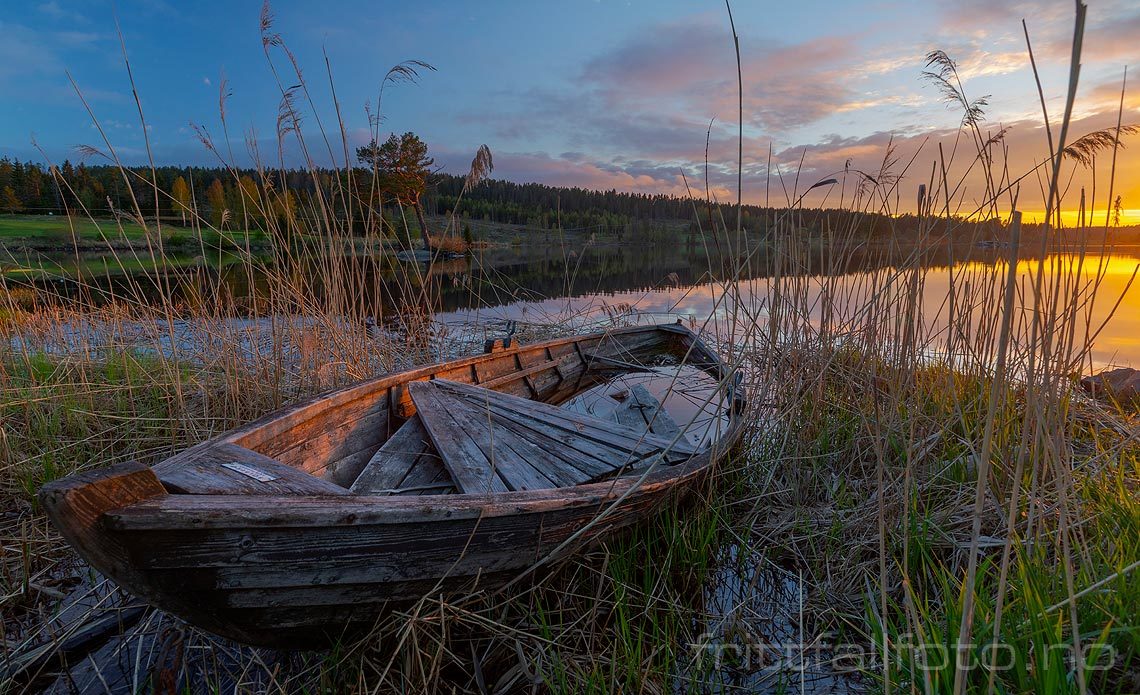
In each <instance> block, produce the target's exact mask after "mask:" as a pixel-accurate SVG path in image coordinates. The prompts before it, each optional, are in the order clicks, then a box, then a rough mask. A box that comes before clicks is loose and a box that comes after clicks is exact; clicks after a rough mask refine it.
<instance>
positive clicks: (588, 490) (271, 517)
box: [103, 417, 744, 531]
mask: <svg viewBox="0 0 1140 695" xmlns="http://www.w3.org/2000/svg"><path fill="white" fill-rule="evenodd" d="M735 420H736V422H734V423H733V424H732V425H731V426H730V427H729V429H728V430H727V431H726V432H725V435H724V436H723V437H721V438H720V439H718V440H717V442H716V443H715V444H714V445H713V447H712V448H710V449H706V450H704V451H702V452H700V453H698V454H695V455H694V456H692V457H691V458H689V459H688V460H686V461H684V462H681V463H677V464H666V463H658V464H657V465H658V468H657V469H656V470H653V471H651V472H649V474H648V475H644V474H643V475H619V476H617V477H614V478H610V479H608V480H603V481H599V482H596V483H587V484H585V485H575V486H572V487H560V488H549V489H543V490H513V491H508V492H480V493H469V494H461V495H422V496H414V497H405V496H400V495H343V496H340V495H337V496H333V495H329V496H323V495H305V496H302V495H272V496H270V495H180V494H167V495H164V496H160V497H154V498H151V499H149V500H143V501H140V502H136V503H134V504H131V505H128V506H126V507H121V508H118V509H114V510H109V511H107V512H105V513H104V521H103V523H106V524H108V526H109V527H110V528H113V529H115V530H124V531H125V530H132V531H135V530H153V531H160V530H166V531H170V530H198V529H203V530H204V529H226V528H261V529H271V528H316V527H329V526H356V525H382V524H404V523H416V522H431V521H449V520H455V521H460V520H464V519H473V518H490V517H500V516H512V515H520V514H534V513H546V512H555V511H559V510H563V509H574V508H578V507H585V506H592V505H593V506H599V507H601V506H605V505H608V504H613V503H616V502H618V501H620V500H621V498H622V496H623V495H626V494H627V493H631V492H632V493H637V494H643V493H644V494H648V493H654V492H659V491H661V490H662V488H670V487H673V486H676V485H679V484H682V483H684V482H686V481H687V480H688V479H689V478H692V477H696V476H698V475H700V474H702V473H704V472H706V471H707V470H708V469H709V468H710V465H711V464H712V463H713V461H714V459H719V458H720V457H721V456H723V455H724V454H725V453H727V451H728V450H729V449H731V447H732V446H733V445H735V443H736V440H737V439H738V438H739V436H740V434H742V432H743V427H744V421H743V418H739V417H738V418H735Z"/></svg>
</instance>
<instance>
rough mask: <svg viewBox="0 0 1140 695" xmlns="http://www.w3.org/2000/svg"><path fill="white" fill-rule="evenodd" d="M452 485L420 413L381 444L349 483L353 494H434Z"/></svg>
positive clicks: (409, 419) (452, 487)
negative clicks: (351, 482)
mask: <svg viewBox="0 0 1140 695" xmlns="http://www.w3.org/2000/svg"><path fill="white" fill-rule="evenodd" d="M448 488H451V489H454V484H453V483H452V482H451V476H450V475H448V473H447V471H446V469H445V468H444V466H443V463H442V462H441V461H440V458H439V456H438V455H437V454H436V453H435V448H434V447H433V446H432V445H431V440H430V438H429V437H428V433H427V430H426V429H424V425H423V421H421V420H420V417H419V415H418V414H417V415H413V416H412V417H410V418H408V421H407V422H405V423H404V424H403V425H401V426H400V429H398V430H396V433H395V434H394V435H392V436H391V437H390V438H389V439H388V441H386V442H384V446H382V447H380V448H379V449H378V450H377V451H376V453H375V454H373V455H372V458H371V459H369V461H368V463H366V464H365V465H364V470H362V471H361V472H360V475H359V476H358V477H357V478H356V482H354V483H353V484H352V487H351V488H350V491H351V492H352V494H354V495H402V494H422V493H424V492H428V491H430V490H431V489H435V490H436V491H437V492H436V493H435V494H439V493H442V492H444V491H447V490H448Z"/></svg>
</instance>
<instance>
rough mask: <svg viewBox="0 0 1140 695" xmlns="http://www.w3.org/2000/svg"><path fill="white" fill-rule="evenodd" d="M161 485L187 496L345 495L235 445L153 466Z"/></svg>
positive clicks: (196, 450) (194, 451)
mask: <svg viewBox="0 0 1140 695" xmlns="http://www.w3.org/2000/svg"><path fill="white" fill-rule="evenodd" d="M154 473H155V475H157V476H158V479H159V480H160V481H161V482H162V484H163V486H164V487H165V488H166V489H167V490H169V491H171V492H175V493H182V494H187V495H347V494H348V490H345V489H344V488H343V487H340V486H339V485H335V484H333V483H330V482H328V481H327V480H322V479H320V478H317V477H316V476H312V475H309V474H308V473H305V472H304V471H300V470H297V469H296V468H293V467H292V466H286V465H285V464H283V463H281V462H280V461H277V460H274V459H271V458H269V457H268V456H263V455H262V454H259V453H257V452H256V451H252V450H250V449H246V448H245V447H243V446H238V445H236V444H226V443H216V444H210V445H208V446H203V447H196V448H194V449H188V450H186V452H185V453H183V454H181V455H179V456H176V457H174V458H170V459H167V460H166V461H163V462H162V463H160V464H158V465H156V466H155V467H154Z"/></svg>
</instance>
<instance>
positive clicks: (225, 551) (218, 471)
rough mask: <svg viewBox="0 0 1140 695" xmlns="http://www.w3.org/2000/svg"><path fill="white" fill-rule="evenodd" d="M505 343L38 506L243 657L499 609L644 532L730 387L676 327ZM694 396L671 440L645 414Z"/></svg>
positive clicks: (700, 458) (75, 541)
mask: <svg viewBox="0 0 1140 695" xmlns="http://www.w3.org/2000/svg"><path fill="white" fill-rule="evenodd" d="M503 342H504V341H495V344H493V345H488V353H487V354H483V355H479V356H475V357H469V358H465V359H459V360H455V361H452V362H447V363H444V364H440V365H435V366H431V367H427V368H422V369H415V370H411V371H407V372H403V373H400V374H394V375H390V376H385V377H381V378H378V379H374V380H371V381H367V382H364V383H361V384H358V385H355V386H352V387H349V388H344V389H341V390H338V391H335V392H332V393H329V394H326V395H323V396H320V397H317V398H315V399H313V400H310V401H308V402H305V403H302V404H300V405H297V406H294V407H291V408H287V409H285V410H282V411H279V412H277V413H274V414H272V415H269V416H267V417H265V418H262V419H261V420H258V421H256V422H254V423H252V424H249V425H247V426H244V427H241V428H239V429H237V430H233V431H231V432H228V433H226V434H224V435H221V436H219V437H216V438H214V439H211V440H209V441H207V442H204V443H202V444H200V445H198V446H195V447H192V448H190V449H187V450H185V451H183V452H181V453H178V454H177V455H175V456H173V457H171V458H169V459H166V460H164V461H162V462H160V463H158V464H156V465H155V466H153V467H147V466H144V465H141V464H138V463H127V464H120V465H115V466H110V467H108V468H105V469H101V470H96V471H91V472H85V473H80V474H77V475H74V476H71V477H69V478H65V479H62V480H58V481H55V482H53V483H50V484H48V485H45V486H44V488H43V489H42V490H41V491H40V500H41V503H42V505H43V507H44V509H45V510H46V512H47V514H48V515H49V517H50V518H51V520H52V521H53V522H54V524H55V525H56V526H57V527H58V528H59V530H60V531H61V532H62V533H63V535H64V537H65V538H66V539H67V540H68V542H70V543H71V545H72V546H73V547H74V548H75V549H76V550H77V551H78V552H79V554H80V555H82V556H83V557H84V558H85V559H86V560H87V561H88V562H90V564H91V565H92V566H94V567H95V568H96V569H98V570H99V571H101V572H103V573H104V574H106V575H107V576H109V577H111V578H112V579H114V580H115V581H116V582H118V583H119V584H120V585H122V586H123V587H124V588H125V589H127V590H128V591H130V592H131V593H133V594H135V595H137V596H138V597H140V598H142V599H143V600H145V601H146V602H148V603H150V604H151V605H153V606H156V607H158V608H161V609H163V610H166V611H169V612H171V613H173V614H175V615H177V616H179V617H181V618H183V619H184V620H186V621H187V622H190V623H192V624H194V625H197V626H199V627H201V628H204V629H206V630H208V631H210V632H213V633H216V634H218V635H222V636H224V637H228V638H231V639H234V640H237V641H240V642H245V643H248V644H255V645H267V646H317V645H319V644H321V643H322V642H324V641H325V640H327V639H330V638H333V637H335V636H336V635H338V634H340V633H342V632H343V631H344V630H345V629H346V626H350V625H359V624H368V623H371V622H373V621H374V620H375V619H376V618H377V616H379V615H381V614H382V613H384V612H385V611H387V610H391V609H392V608H394V607H398V606H400V605H404V604H407V603H410V602H413V601H415V600H417V599H419V598H422V597H423V596H425V595H431V596H436V595H440V594H447V593H452V592H460V591H462V592H466V591H471V590H478V591H489V590H494V589H497V588H501V587H502V586H503V585H504V584H505V583H507V582H509V581H510V580H512V579H513V578H517V577H519V576H520V574H522V575H524V576H525V573H526V572H527V571H528V569H529V568H532V567H534V566H535V565H536V563H545V562H549V561H552V560H558V559H561V558H564V557H566V556H567V555H568V554H570V553H572V552H574V551H575V550H578V549H580V548H582V547H583V546H584V545H585V544H588V543H590V542H592V541H595V540H597V539H599V538H601V537H603V536H604V535H606V534H611V533H613V532H614V531H615V530H617V529H620V528H622V527H625V526H628V525H629V524H632V523H634V522H636V521H638V520H639V519H642V518H644V517H646V516H647V515H648V514H650V513H651V512H652V511H653V510H654V509H655V507H656V506H657V505H658V504H659V503H660V502H661V501H662V500H664V499H666V498H668V497H669V496H670V495H674V494H681V493H683V492H684V491H685V490H686V489H689V488H691V486H692V484H693V483H694V482H696V481H697V480H699V479H700V478H702V477H703V476H704V475H705V473H706V472H707V471H708V470H709V468H710V464H712V463H713V462H714V461H715V459H716V458H717V457H718V456H719V455H720V454H722V453H723V452H725V451H726V450H727V449H728V447H729V446H731V445H732V444H733V443H734V442H735V441H736V440H737V438H738V437H739V435H740V433H741V429H742V420H743V417H742V415H743V404H744V398H743V394H742V393H741V392H740V391H741V390H740V388H739V386H738V380H736V379H734V378H733V377H734V376H735V375H734V374H732V373H730V370H729V369H728V368H727V367H726V365H725V364H724V363H723V362H722V361H721V360H720V359H719V358H718V356H717V355H716V353H714V352H713V351H712V350H710V349H709V348H708V347H707V346H706V345H704V344H703V343H702V341H701V340H700V339H699V338H697V336H696V335H694V334H693V333H692V332H690V331H689V330H687V329H686V328H684V327H682V326H681V325H679V324H677V325H672V324H671V325H664V326H649V327H636V328H627V329H619V330H612V331H609V332H606V333H596V334H591V335H583V336H578V337H574V338H567V339H559V340H552V341H548V342H544V343H538V344H534V345H529V346H524V347H520V346H518V345H509V344H508V345H506V346H504V345H503ZM505 342H507V343H509V342H510V341H509V339H508V340H507V341H505ZM647 365H648V366H647ZM653 365H658V366H653ZM660 365H665V366H660ZM686 370H687V371H686ZM670 374H671V375H672V376H669V375H670ZM678 374H679V375H680V377H678V376H677V375H678ZM663 375H665V377H663ZM615 376H616V377H617V381H615V380H614V379H615ZM662 378H665V379H666V381H668V382H669V383H667V384H666V385H665V388H662V386H661V384H660V383H656V385H655V382H654V381H653V380H654V379H657V380H658V382H659V381H660V380H661V379H662ZM702 378H703V379H704V381H705V382H706V387H705V390H704V392H703V393H704V394H705V395H704V396H703V402H702V403H698V404H697V406H695V407H692V408H691V410H692V412H693V413H694V415H693V417H692V418H689V419H688V420H687V421H682V422H680V423H679V422H678V421H677V419H674V418H673V417H671V416H670V414H669V408H668V407H666V406H664V405H662V402H661V401H660V400H658V399H657V397H656V396H654V395H653V393H651V391H652V390H653V388H656V390H657V392H658V394H663V395H664V400H665V401H666V402H668V401H671V400H676V399H674V398H673V395H671V394H673V393H674V392H677V393H682V394H683V395H684V391H685V388H688V387H691V386H692V384H693V383H695V382H697V381H700V380H701V379H702ZM623 379H624V380H626V381H624V382H623V381H622V380H623ZM638 379H641V380H642V381H637V380H638ZM633 382H636V383H633ZM631 383H632V384H633V385H632V386H630V384H631ZM623 384H624V385H623ZM606 389H609V391H608V392H607V391H606ZM615 389H616V390H615ZM607 394H608V395H607ZM591 397H592V398H594V399H595V401H596V402H597V404H600V405H598V407H597V408H595V407H593V406H591V405H590V403H589V402H588V401H587V400H586V399H588V398H591ZM619 399H621V400H620V401H619ZM689 400H690V401H692V400H694V399H693V398H691V394H689ZM695 400H702V399H700V398H698V399H695ZM560 404H561V405H562V407H559V405H560ZM583 404H584V405H583ZM607 408H608V411H607V410H606V409H607ZM702 417H703V418H704V420H703V424H701V423H702V421H701V420H700V418H702ZM682 419H683V418H682ZM702 428H703V429H702Z"/></svg>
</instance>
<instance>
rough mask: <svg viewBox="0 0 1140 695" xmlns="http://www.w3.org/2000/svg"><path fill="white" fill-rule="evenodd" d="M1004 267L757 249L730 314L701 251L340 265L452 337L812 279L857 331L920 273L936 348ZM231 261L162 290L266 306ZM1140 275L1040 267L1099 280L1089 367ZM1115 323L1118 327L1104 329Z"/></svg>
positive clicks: (1131, 304)
mask: <svg viewBox="0 0 1140 695" xmlns="http://www.w3.org/2000/svg"><path fill="white" fill-rule="evenodd" d="M1009 253H1010V251H1009V250H1008V249H983V248H977V247H974V246H969V247H967V248H965V249H946V248H939V249H933V250H930V251H928V252H926V253H924V254H922V257H921V258H918V259H913V258H908V253H907V252H905V251H904V250H899V249H895V250H891V249H889V248H886V247H882V246H877V247H876V246H864V247H860V248H856V249H854V250H851V251H846V252H844V253H843V254H842V255H841V256H838V255H833V254H829V253H828V252H826V251H825V250H823V249H819V248H814V249H813V248H811V247H807V250H806V251H804V252H801V253H800V254H799V255H800V256H801V257H802V258H801V260H800V261H799V264H798V265H796V266H788V265H786V262H782V263H783V265H782V267H778V266H777V265H776V262H775V260H774V254H773V253H772V252H771V250H770V249H768V248H767V247H764V246H760V247H758V248H756V249H755V250H753V251H752V252H751V254H750V262H749V263H748V264H747V269H746V271H745V272H744V273H743V274H742V277H741V282H740V283H739V284H738V286H737V287H738V292H737V294H736V296H735V299H734V301H731V302H730V301H723V300H724V298H723V297H722V296H721V289H720V287H721V285H719V284H718V283H716V282H714V281H711V278H713V277H725V276H726V275H727V274H728V271H727V268H730V267H732V264H731V263H730V262H729V260H728V257H729V256H728V254H727V253H726V252H725V250H724V249H721V250H719V251H718V250H717V249H713V248H706V247H705V246H703V245H692V244H690V245H685V244H676V245H664V244H660V245H644V246H605V245H602V246H592V245H585V246H581V245H579V246H578V247H577V248H568V247H562V246H560V245H558V244H545V243H544V244H535V245H532V246H530V247H524V248H511V249H496V250H491V251H487V252H484V253H483V254H481V255H480V256H478V257H475V258H468V259H453V260H448V261H442V262H437V263H436V264H434V265H433V266H431V267H430V268H428V267H424V266H415V265H408V264H402V263H400V262H398V261H396V260H394V259H392V258H391V257H382V258H377V257H346V258H343V259H338V261H337V263H340V264H342V265H341V270H342V271H343V276H344V277H345V278H347V282H348V283H349V284H351V285H352V287H351V288H350V290H351V291H350V293H349V294H351V295H352V296H353V301H363V302H364V303H365V305H366V306H367V307H368V310H369V311H370V312H372V313H374V314H375V315H376V316H377V317H378V320H379V321H381V322H383V321H386V320H391V319H392V318H394V317H397V316H398V315H399V310H398V307H400V306H403V305H405V304H406V303H408V302H416V301H419V298H420V297H422V296H424V295H425V294H426V295H428V296H431V297H433V300H432V305H431V306H430V307H428V309H429V310H430V311H431V312H432V313H434V314H435V315H436V317H437V320H438V321H439V322H441V323H443V324H445V325H449V326H453V327H456V328H457V329H458V328H460V327H462V326H464V325H471V324H478V323H484V322H486V321H488V320H511V319H515V320H522V321H534V322H551V321H563V322H569V323H575V322H580V323H586V322H588V321H590V320H593V319H597V318H599V317H600V316H603V315H605V314H607V313H609V314H633V315H636V316H637V318H638V320H642V321H666V320H670V319H673V318H678V317H682V318H691V319H693V320H695V321H697V322H702V321H704V320H706V319H709V318H710V317H711V318H712V319H714V320H717V321H724V320H727V319H728V318H729V317H730V316H736V317H737V320H739V314H734V308H735V309H740V308H744V309H746V310H747V315H748V316H749V317H751V318H750V320H757V321H761V322H764V321H766V320H767V316H768V311H769V308H770V298H771V294H772V285H773V282H774V280H773V276H775V275H777V274H781V275H784V276H788V275H795V276H799V277H802V278H805V279H804V280H803V281H802V283H801V287H802V290H803V292H804V294H803V297H804V298H805V299H806V301H807V302H808V304H809V305H810V306H811V316H810V318H811V320H813V321H819V320H820V317H821V315H822V313H823V308H824V307H825V306H827V305H830V306H831V312H832V313H833V314H834V316H833V317H832V321H833V323H836V322H837V323H839V324H843V323H844V319H847V322H848V323H849V324H850V325H852V326H854V325H856V324H858V323H859V320H857V317H854V316H852V315H851V312H852V310H853V308H854V307H862V306H864V305H865V304H866V301H867V297H869V296H872V294H874V293H875V292H880V291H882V290H883V289H884V288H889V287H890V286H891V285H892V284H893V285H895V286H896V289H897V286H898V283H901V282H909V280H908V279H907V276H905V275H904V274H903V273H902V271H901V270H900V268H906V267H907V264H908V263H911V264H915V265H917V266H918V267H921V268H922V269H923V271H924V273H923V276H922V282H923V284H922V286H921V292H920V294H921V297H922V302H921V303H922V306H921V311H922V315H923V322H924V324H925V325H926V326H927V328H928V330H929V332H930V333H931V334H934V335H937V332H938V330H939V329H940V328H941V327H944V326H945V324H946V322H947V320H948V315H949V312H950V308H949V307H948V305H947V296H948V294H949V293H950V289H951V285H952V284H953V285H954V287H955V288H956V294H957V296H959V297H970V298H972V299H971V302H972V303H971V302H966V303H965V304H962V305H960V306H958V307H956V308H955V311H957V312H958V313H959V314H961V313H962V312H963V311H966V310H968V311H973V312H975V313H976V314H978V315H979V317H980V316H982V315H987V314H992V313H993V312H994V311H995V310H996V309H995V307H994V306H991V305H986V304H984V303H983V302H982V299H981V298H982V297H983V296H985V295H989V296H991V297H999V296H1000V289H999V288H1000V286H1001V283H1002V282H1004V276H1005V272H1006V271H1005V269H1006V267H1007V266H1006V265H1005V264H1006V259H1007V258H1008V255H1009ZM1023 253H1026V254H1027V253H1028V251H1027V250H1023ZM829 255H830V256H831V257H829ZM781 258H786V256H781ZM236 261H237V259H236V258H232V257H225V256H222V257H219V258H214V259H209V260H203V259H202V258H200V257H197V258H176V259H172V262H171V268H170V270H169V272H168V274H167V276H166V282H168V283H169V284H170V285H171V287H172V288H173V290H172V291H173V294H174V295H175V297H176V298H178V299H179V301H180V302H184V303H185V305H186V306H187V310H188V311H190V309H191V307H192V306H193V305H195V304H197V305H201V304H205V305H207V306H209V305H212V304H222V305H225V304H227V303H233V304H235V305H237V306H239V307H240V306H249V305H250V304H251V303H252V302H254V301H255V300H254V299H253V298H256V297H258V296H265V295H267V294H268V293H269V289H270V287H269V285H270V283H271V282H278V281H280V279H279V278H277V279H273V280H271V279H270V277H269V276H268V275H267V274H266V273H265V272H263V271H258V270H255V271H254V272H250V270H249V269H248V267H247V266H246V265H245V264H242V263H238V262H236ZM1138 263H1140V249H1134V248H1133V249H1120V250H1117V251H1115V252H1114V253H1111V254H1106V255H1100V254H1087V255H1086V256H1085V257H1084V258H1083V260H1082V259H1081V257H1080V256H1078V255H1076V254H1059V255H1055V256H1051V257H1049V258H1048V259H1046V261H1045V263H1044V268H1045V280H1046V284H1047V285H1050V284H1052V283H1053V282H1054V281H1058V280H1059V281H1060V282H1062V284H1068V285H1078V286H1079V285H1085V284H1086V283H1088V282H1091V281H1093V280H1095V279H1097V278H1099V288H1098V290H1097V292H1096V295H1095V298H1092V297H1090V293H1089V292H1088V291H1087V290H1086V291H1084V292H1082V293H1081V294H1080V295H1079V296H1081V298H1082V301H1086V300H1090V299H1091V300H1092V301H1091V302H1090V303H1089V308H1088V309H1087V310H1083V311H1082V313H1081V315H1082V321H1081V323H1080V325H1079V326H1078V328H1077V331H1076V338H1077V340H1081V339H1082V338H1083V337H1084V336H1085V335H1088V334H1092V335H1094V341H1093V342H1094V347H1093V350H1092V355H1091V360H1092V365H1091V366H1092V367H1097V368H1099V367H1104V366H1109V365H1132V366H1140V288H1137V287H1134V286H1130V283H1131V282H1132V278H1133V274H1134V273H1135V271H1136V268H1137V264H1138ZM1039 264H1040V261H1039V260H1036V259H1030V260H1023V261H1021V262H1019V264H1018V272H1019V286H1018V299H1017V306H1018V307H1019V310H1018V314H1017V316H1016V317H1015V320H1018V321H1026V320H1028V318H1029V317H1030V316H1031V315H1032V301H1031V297H1032V276H1031V275H1030V273H1031V272H1032V271H1034V270H1035V269H1036V268H1037V267H1039ZM825 269H826V271H825ZM148 272H151V273H152V272H153V271H151V270H149V269H142V270H140V269H139V268H137V267H136V268H132V267H119V266H118V265H117V264H116V263H115V262H113V261H108V260H105V259H90V258H89V259H84V260H83V261H81V262H76V261H75V260H74V259H70V260H68V259H26V260H25V261H24V262H23V267H17V268H12V267H9V268H8V269H7V270H6V272H5V273H4V275H3V278H4V283H5V285H6V287H7V288H9V289H17V288H18V291H24V292H27V291H29V290H41V291H42V290H47V291H50V293H52V294H55V295H58V296H61V297H64V298H65V299H64V301H67V298H71V299H75V298H83V299H84V301H86V302H90V303H95V304H97V303H99V302H101V301H107V297H109V296H112V295H120V296H122V295H127V294H132V293H133V295H132V296H135V297H137V295H138V293H139V290H138V288H139V287H143V288H144V289H143V290H142V292H143V294H146V290H145V287H146V286H147V285H148V283H149V284H150V286H151V287H153V286H154V281H153V279H151V278H152V277H153V275H148V274H147V273H148ZM77 274H78V275H81V276H82V277H83V278H84V281H83V282H82V283H78V282H76V281H75V279H74V278H75V276H76V275H77ZM297 274H298V275H304V276H306V278H307V280H308V281H309V283H310V284H311V292H312V293H313V294H314V295H317V296H318V297H319V296H321V295H322V294H324V293H326V292H327V290H326V288H324V287H322V286H321V283H320V282H319V281H316V280H315V278H318V277H320V275H321V274H320V273H319V272H306V271H305V270H304V269H298V271H297ZM132 288H133V289H132ZM425 290H426V292H425ZM342 293H343V291H342ZM155 294H157V293H155ZM145 300H146V298H145V297H144V298H143V301H145ZM963 307H965V308H963ZM1114 309H1115V314H1114V316H1113V318H1112V320H1111V321H1108V322H1107V323H1106V324H1105V325H1104V326H1103V327H1101V324H1102V323H1105V321H1106V319H1107V318H1108V317H1109V315H1110V314H1112V313H1113V310H1114ZM888 312H889V309H888ZM935 340H937V338H935Z"/></svg>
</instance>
